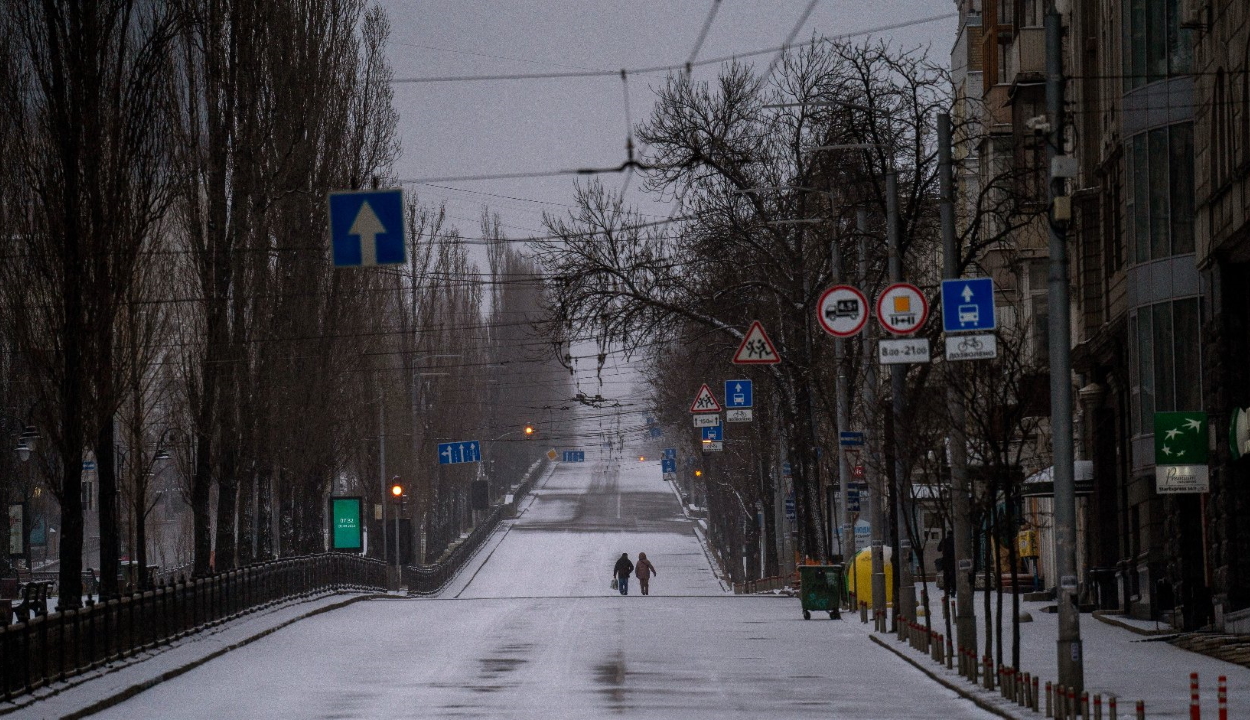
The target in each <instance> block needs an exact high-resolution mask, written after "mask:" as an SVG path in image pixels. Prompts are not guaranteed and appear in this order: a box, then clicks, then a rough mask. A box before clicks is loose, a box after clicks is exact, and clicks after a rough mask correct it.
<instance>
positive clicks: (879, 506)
mask: <svg viewBox="0 0 1250 720" xmlns="http://www.w3.org/2000/svg"><path fill="white" fill-rule="evenodd" d="M855 225H856V228H857V229H858V231H859V277H860V281H861V282H867V281H868V211H867V210H866V209H864V208H860V209H859V210H858V211H857V212H856V213H855ZM874 332H876V331H875V329H874V328H873V327H871V326H870V327H869V328H868V335H866V336H865V337H864V343H863V345H862V346H861V347H862V350H861V353H862V355H863V362H864V407H865V408H867V410H866V411H865V414H866V415H868V417H867V418H866V422H865V423H864V454H865V456H866V461H865V462H864V469H865V473H864V475H865V478H864V479H865V480H866V481H867V482H868V518H869V522H870V523H871V524H872V528H871V532H870V535H869V543H870V547H871V548H872V617H873V629H874V630H875V631H877V632H885V555H884V545H885V542H884V537H885V506H884V504H883V503H884V502H885V498H886V494H885V492H884V490H885V488H884V485H885V483H884V482H882V479H881V475H880V472H879V471H878V468H880V467H881V464H880V460H881V456H880V454H879V453H880V445H879V444H878V442H877V422H876V418H874V417H872V413H873V412H875V410H874V408H876V407H877V363H876V358H875V357H874V354H875V353H874V351H873V347H872V345H873V343H872V334H873V333H874Z"/></svg>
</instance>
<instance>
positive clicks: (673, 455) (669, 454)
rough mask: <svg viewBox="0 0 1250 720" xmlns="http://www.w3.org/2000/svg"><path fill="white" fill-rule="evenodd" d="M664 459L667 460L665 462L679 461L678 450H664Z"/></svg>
mask: <svg viewBox="0 0 1250 720" xmlns="http://www.w3.org/2000/svg"><path fill="white" fill-rule="evenodd" d="M664 459H665V460H676V459H677V448H664Z"/></svg>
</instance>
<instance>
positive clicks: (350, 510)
mask: <svg viewBox="0 0 1250 720" xmlns="http://www.w3.org/2000/svg"><path fill="white" fill-rule="evenodd" d="M362 503H363V500H362V499H361V498H359V497H332V498H330V549H331V550H337V551H342V552H360V551H362V550H364V542H362V534H361V519H362V518H361V507H362Z"/></svg>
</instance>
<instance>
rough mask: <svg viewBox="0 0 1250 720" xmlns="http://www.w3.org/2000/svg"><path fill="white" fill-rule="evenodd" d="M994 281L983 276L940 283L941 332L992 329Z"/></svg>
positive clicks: (994, 323) (995, 324)
mask: <svg viewBox="0 0 1250 720" xmlns="http://www.w3.org/2000/svg"><path fill="white" fill-rule="evenodd" d="M995 327H997V323H996V322H995V318H994V281H993V280H991V279H989V278H987V277H980V278H963V279H960V280H943V281H942V329H943V330H945V331H946V332H948V333H950V332H966V331H971V330H993V329H994V328H995Z"/></svg>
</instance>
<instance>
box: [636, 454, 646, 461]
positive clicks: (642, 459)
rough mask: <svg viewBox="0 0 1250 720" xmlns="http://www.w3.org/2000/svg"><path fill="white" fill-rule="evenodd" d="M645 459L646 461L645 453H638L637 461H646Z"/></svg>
mask: <svg viewBox="0 0 1250 720" xmlns="http://www.w3.org/2000/svg"><path fill="white" fill-rule="evenodd" d="M646 461H647V456H646V455H639V456H638V462H646Z"/></svg>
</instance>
